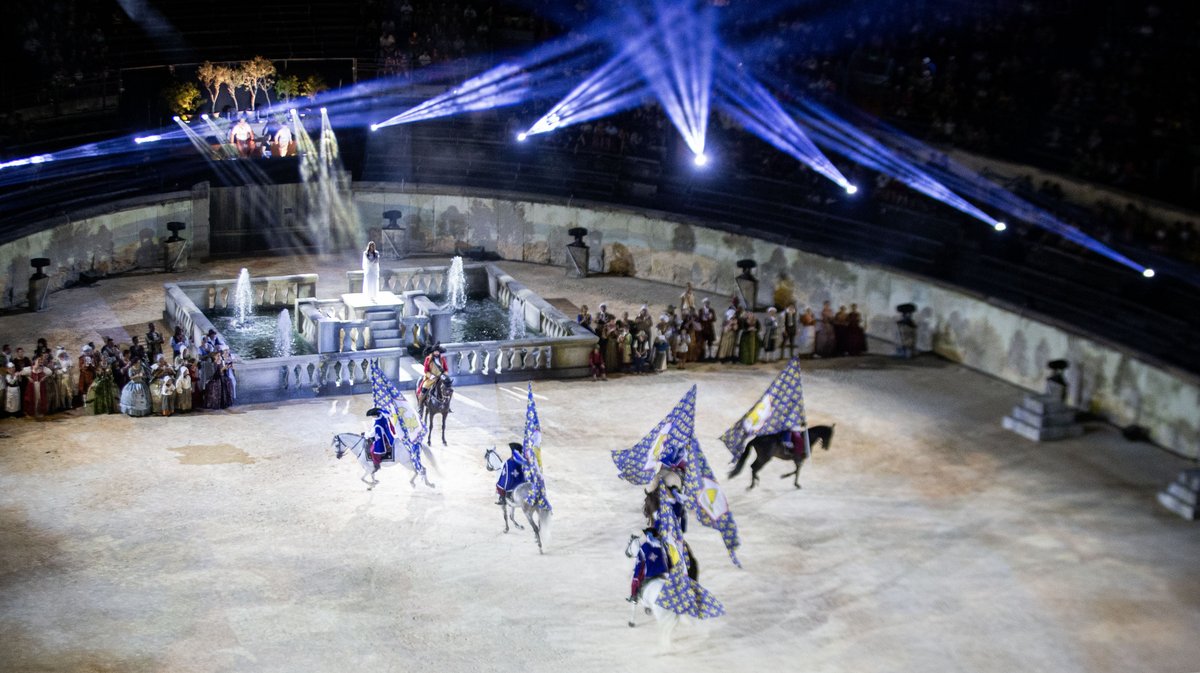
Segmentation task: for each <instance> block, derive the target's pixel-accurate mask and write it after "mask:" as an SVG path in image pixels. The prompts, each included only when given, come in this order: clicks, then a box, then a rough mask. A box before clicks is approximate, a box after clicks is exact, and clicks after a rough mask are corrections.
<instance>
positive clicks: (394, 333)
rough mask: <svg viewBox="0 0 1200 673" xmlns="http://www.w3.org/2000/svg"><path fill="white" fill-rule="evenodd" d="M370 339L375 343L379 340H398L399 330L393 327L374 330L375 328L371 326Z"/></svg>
mask: <svg viewBox="0 0 1200 673" xmlns="http://www.w3.org/2000/svg"><path fill="white" fill-rule="evenodd" d="M371 338H373V339H375V341H379V340H380V339H399V338H400V328H399V327H395V328H393V329H376V328H375V326H373V325H372V326H371Z"/></svg>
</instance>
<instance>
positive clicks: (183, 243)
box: [163, 238, 188, 273]
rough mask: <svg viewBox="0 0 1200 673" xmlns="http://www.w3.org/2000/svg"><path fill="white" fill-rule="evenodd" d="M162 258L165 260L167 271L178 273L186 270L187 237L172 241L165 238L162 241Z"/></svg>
mask: <svg viewBox="0 0 1200 673" xmlns="http://www.w3.org/2000/svg"><path fill="white" fill-rule="evenodd" d="M163 258H164V259H165V260H166V266H167V271H168V272H171V273H178V272H180V271H187V268H188V247H187V239H183V238H181V239H178V240H175V241H172V240H171V239H167V240H166V241H164V242H163Z"/></svg>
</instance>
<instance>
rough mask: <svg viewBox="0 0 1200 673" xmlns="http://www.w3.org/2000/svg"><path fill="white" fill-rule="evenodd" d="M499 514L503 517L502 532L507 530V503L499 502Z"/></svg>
mask: <svg viewBox="0 0 1200 673" xmlns="http://www.w3.org/2000/svg"><path fill="white" fill-rule="evenodd" d="M500 516H502V517H504V532H505V533H507V532H508V505H506V504H504V503H501V504H500Z"/></svg>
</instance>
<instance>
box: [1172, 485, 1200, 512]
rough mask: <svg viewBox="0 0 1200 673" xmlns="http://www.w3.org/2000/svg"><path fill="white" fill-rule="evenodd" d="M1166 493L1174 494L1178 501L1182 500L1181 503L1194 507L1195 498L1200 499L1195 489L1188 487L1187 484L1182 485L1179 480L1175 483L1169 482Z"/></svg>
mask: <svg viewBox="0 0 1200 673" xmlns="http://www.w3.org/2000/svg"><path fill="white" fill-rule="evenodd" d="M1167 493H1169V494H1171V495H1173V496H1175V499H1176V500H1179V501H1180V502H1182V503H1183V504H1185V505H1187V506H1189V507H1195V506H1196V504H1197V500H1200V494H1198V493H1196V492H1195V491H1193V490H1191V489H1190V488H1188V487H1187V486H1184V485H1183V484H1181V483H1179V482H1175V483H1173V484H1171V485H1170V486H1168V487H1167Z"/></svg>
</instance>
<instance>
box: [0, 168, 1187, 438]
mask: <svg viewBox="0 0 1200 673" xmlns="http://www.w3.org/2000/svg"><path fill="white" fill-rule="evenodd" d="M207 197H208V190H207V187H205V186H201V187H198V188H197V189H195V190H193V191H192V192H190V193H188V192H180V193H174V194H166V195H159V196H157V197H154V198H146V199H136V200H128V201H124V202H121V203H119V204H110V205H109V206H108V207H106V208H105V209H101V210H97V211H95V212H91V213H84V214H77V215H76V216H74V217H70V218H66V217H64V218H62V222H61V223H52V224H49V225H47V227H48V228H45V229H44V230H42V231H41V232H39V233H35V234H31V235H28V236H25V237H24V238H19V239H16V240H14V241H12V242H9V243H7V244H4V245H3V246H0V263H2V264H4V269H5V274H4V275H3V277H2V278H0V302H2V304H3V306H4V307H5V308H12V307H15V306H19V305H21V304H22V303H23V302H24V300H25V293H26V290H27V287H28V278H29V275H30V274H31V273H32V268H31V267H30V266H29V259H30V258H31V257H42V256H45V257H49V258H50V259H51V260H52V265H51V266H50V267H49V268H48V269H47V272H48V273H49V274H50V275H51V277H52V279H51V289H52V290H57V289H60V288H62V287H64V286H67V285H70V284H71V283H73V282H75V281H76V280H77V279H78V277H79V274H80V272H81V271H86V270H94V271H96V272H98V273H101V274H104V273H116V272H121V271H128V270H134V269H147V270H150V269H159V268H162V264H163V259H162V249H163V248H162V240H163V239H164V238H166V237H167V236H168V231H167V229H166V223H167V222H168V221H171V220H181V221H183V222H185V223H187V225H188V230H187V231H186V232H185V234H184V235H185V238H188V239H189V240H191V242H192V243H191V245H192V250H191V254H192V256H193V257H196V258H203V257H205V256H207V254H208V249H209V247H208V246H209V240H208V233H209V207H208V199H207ZM353 198H354V204H355V206H356V207H357V210H358V214H359V219H360V222H361V224H362V227H363V229H364V230H365V231H364V235H369V236H371V237H372V238H374V240H377V241H378V240H381V236H380V231H379V228H380V225H381V224H382V223H383V220H382V218H381V213H382V212H383V211H385V210H393V209H395V210H399V211H401V212H402V213H404V216H403V218H402V219H401V224H402V225H403V226H404V227H405V231H404V245H405V246H406V247H407V248H408V250H410V251H412V252H437V253H453V252H455V251H456V250H459V249H461V248H462V247H467V246H470V247H474V246H481V247H483V248H484V249H485V250H487V251H489V252H494V253H496V254H498V255H499V256H500V257H502V258H504V259H512V260H520V261H525V262H534V263H539V264H555V265H559V266H565V265H566V263H567V262H566V254H567V253H566V250H565V246H566V244H567V243H569V242H570V241H571V240H572V239H571V237H570V236H568V234H567V230H568V229H570V228H572V227H586V228H587V229H588V230H589V234H588V237H587V243H588V244H589V246H591V251H592V255H591V260H590V267H591V270H592V271H593V272H601V271H602V272H605V273H609V274H624V275H630V276H636V277H639V278H645V279H649V280H657V281H662V282H666V283H672V284H676V285H682V284H684V283H685V282H688V281H691V282H692V283H693V284H694V285H695V286H696V287H697V288H699V289H702V290H705V291H708V292H713V293H717V294H720V295H729V294H731V293H732V292H733V289H734V277H735V276H737V275H738V273H739V270H738V268H737V267H736V262H737V260H739V259H744V258H751V259H754V260H756V261H757V262H758V265H759V266H758V269H757V276H758V278H759V280H760V285H759V294H758V301H759V304H760V305H765V304H768V303H770V302H771V300H772V297H773V294H774V292H775V290H776V287H777V285H778V284H779V281H780V279H781V278H782V279H784V281H785V282H787V283H790V287H791V290H792V292H793V293H794V295H795V297H796V299H797V300H798V301H799V302H800V303H801V304H802V305H804V304H808V305H811V306H814V307H818V308H819V306H820V304H821V302H822V301H824V300H826V299H829V300H830V301H831V302H832V303H833V304H834V305H835V306H837V305H841V304H847V305H849V304H850V303H851V302H854V303H857V304H858V305H859V308H860V310H861V311H862V313H863V315H864V317H865V319H866V326H867V332H868V334H870V335H871V336H873V337H876V338H878V339H883V340H886V341H895V340H896V333H895V322H894V320H895V317H896V316H895V306H896V305H897V304H901V303H905V302H912V303H915V304H917V306H918V307H919V312H918V314H917V319H918V324H919V330H920V331H919V335H920V336H919V342H918V347H919V348H920V349H921V350H925V351H932V352H934V353H937V354H938V355H940V356H942V357H945V358H947V359H949V360H952V361H954V362H958V363H961V364H963V365H965V366H968V367H971V368H973V369H976V370H979V371H983V372H986V373H988V374H991V375H993V376H996V377H998V378H1000V379H1002V380H1005V381H1008V382H1010V383H1013V384H1016V385H1018V386H1021V387H1023V388H1026V389H1029V390H1034V391H1040V390H1041V388H1042V382H1043V379H1044V377H1045V374H1046V372H1045V369H1044V365H1045V362H1046V361H1047V360H1050V359H1053V358H1059V357H1061V358H1066V359H1067V360H1069V361H1070V362H1071V368H1070V369H1069V370H1068V372H1067V373H1068V375H1069V379H1070V382H1071V384H1072V385H1071V399H1070V400H1069V401H1070V402H1071V403H1072V404H1073V405H1074V406H1076V407H1077V408H1080V409H1083V410H1086V411H1090V412H1092V413H1095V414H1098V415H1101V416H1103V417H1105V418H1107V419H1109V420H1110V421H1112V422H1113V423H1115V424H1117V425H1119V426H1127V425H1131V424H1136V425H1139V426H1142V427H1144V428H1146V429H1147V430H1148V432H1149V434H1150V436H1151V438H1152V439H1153V441H1154V442H1155V443H1157V444H1159V445H1160V446H1163V447H1165V448H1167V449H1169V450H1171V451H1173V452H1175V453H1178V454H1180V455H1183V456H1186V457H1190V458H1200V377H1197V376H1195V375H1192V374H1189V373H1187V372H1183V371H1181V370H1178V369H1176V368H1172V367H1170V366H1166V365H1162V364H1159V363H1156V362H1153V361H1151V360H1149V359H1147V358H1143V357H1140V356H1137V355H1134V354H1131V353H1129V352H1127V351H1125V350H1123V349H1122V348H1121V347H1119V346H1117V345H1114V344H1110V343H1107V342H1105V341H1104V340H1103V339H1101V338H1097V337H1096V336H1090V335H1085V334H1081V333H1078V332H1077V331H1074V330H1073V329H1071V328H1069V327H1068V326H1066V325H1061V324H1057V323H1055V322H1054V321H1053V320H1052V319H1050V318H1047V317H1046V316H1041V315H1037V314H1032V313H1029V312H1026V311H1023V310H1021V309H1018V308H1015V307H1012V306H1008V305H1005V304H1002V303H999V302H995V301H992V300H989V299H988V298H986V297H983V296H979V295H975V294H972V293H969V292H965V291H963V290H959V289H957V288H953V287H949V286H945V285H942V284H939V283H936V282H934V281H931V280H928V279H923V278H918V277H915V276H911V275H907V274H904V273H899V272H896V271H892V270H889V269H884V268H879V267H874V266H870V265H866V264H858V263H853V262H848V261H843V260H837V259H832V258H829V257H823V256H820V255H815V254H811V253H808V252H804V251H803V250H797V249H790V248H783V247H781V246H778V245H775V244H772V243H769V242H766V241H763V240H759V239H754V238H751V237H747V236H742V235H737V234H733V233H729V232H726V231H721V230H720V229H718V228H710V227H708V226H705V224H706V223H704V222H701V221H698V220H693V219H689V218H684V217H679V216H674V215H670V214H666V213H652V212H645V211H642V212H634V211H632V210H626V209H621V208H615V207H611V206H606V205H598V204H592V203H585V202H567V203H548V202H546V201H544V200H538V199H535V198H531V197H528V196H522V195H514V194H491V195H482V194H478V193H476V194H474V195H472V194H467V193H462V192H460V191H459V190H456V189H454V188H448V187H447V188H436V189H435V188H429V187H426V188H421V189H413V188H411V187H408V188H405V189H403V190H401V188H400V186H399V185H394V184H382V183H359V184H356V185H355V186H354V191H353ZM51 301H53V299H51ZM1017 401H1018V400H1017V399H1015V397H1014V400H1013V402H1014V403H1016V402H1017ZM996 424H997V426H999V424H1000V419H999V418H997V419H996ZM1014 441H1024V440H1018V439H1016V437H1015V435H1014Z"/></svg>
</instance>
